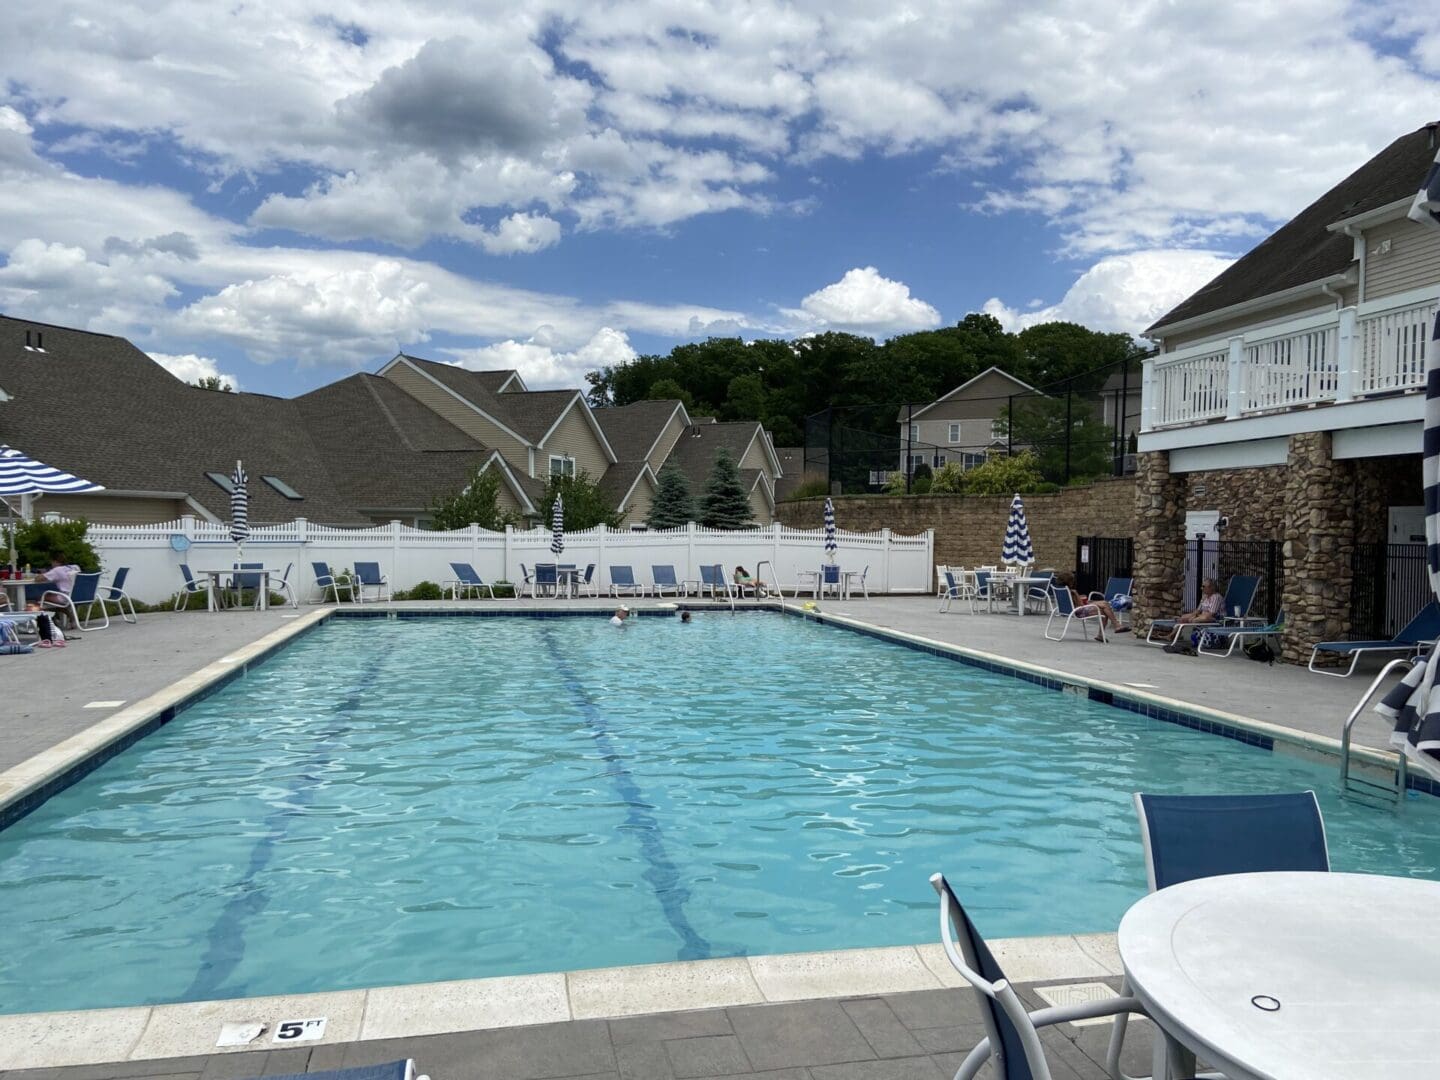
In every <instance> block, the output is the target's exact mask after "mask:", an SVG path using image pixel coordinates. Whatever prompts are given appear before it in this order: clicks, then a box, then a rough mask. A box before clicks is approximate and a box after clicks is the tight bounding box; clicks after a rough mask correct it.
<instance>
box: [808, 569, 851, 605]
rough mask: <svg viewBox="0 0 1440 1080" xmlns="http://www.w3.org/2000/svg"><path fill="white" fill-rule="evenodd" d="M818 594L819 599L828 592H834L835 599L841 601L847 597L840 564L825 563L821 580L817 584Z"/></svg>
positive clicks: (821, 572)
mask: <svg viewBox="0 0 1440 1080" xmlns="http://www.w3.org/2000/svg"><path fill="white" fill-rule="evenodd" d="M815 588H816V592H817V593H818V596H817V597H816V598H817V599H819V598H820V597H823V596H824V595H825V594H826V593H827V592H830V591H833V592H834V593H835V599H837V600H841V599H844V596H845V578H844V577H843V576H842V575H841V573H840V564H839V563H825V564H823V565H822V566H821V567H820V579H819V581H818V582H816V586H815Z"/></svg>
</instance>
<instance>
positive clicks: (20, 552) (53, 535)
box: [0, 520, 100, 574]
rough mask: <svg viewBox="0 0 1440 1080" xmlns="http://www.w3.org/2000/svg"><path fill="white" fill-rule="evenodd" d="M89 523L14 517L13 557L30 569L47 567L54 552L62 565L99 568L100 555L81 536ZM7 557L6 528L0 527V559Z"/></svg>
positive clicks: (92, 570) (89, 569)
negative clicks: (23, 519) (15, 520)
mask: <svg viewBox="0 0 1440 1080" xmlns="http://www.w3.org/2000/svg"><path fill="white" fill-rule="evenodd" d="M89 527H90V526H89V525H88V524H87V523H86V522H84V521H39V520H36V521H17V522H16V523H15V526H14V528H15V561H16V562H17V563H18V564H19V565H20V566H21V567H25V566H28V567H30V569H31V570H35V571H40V570H49V569H50V563H51V560H52V558H53V557H54V556H56V555H58V556H59V557H60V561H61V562H62V563H64V564H65V565H67V566H69V565H72V564H73V565H75V566H78V567H80V569H81V570H82V571H83V572H84V573H87V574H93V573H94V572H95V571H97V570H99V569H100V556H99V555H97V554H96V552H95V549H94V548H93V547H92V546H91V545H90V541H89V540H87V539H86V538H85V533H86V531H87V530H88V529H89ZM9 558H10V529H9V528H4V529H0V561H5V560H8V559H9Z"/></svg>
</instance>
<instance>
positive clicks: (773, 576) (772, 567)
mask: <svg viewBox="0 0 1440 1080" xmlns="http://www.w3.org/2000/svg"><path fill="white" fill-rule="evenodd" d="M762 566H768V567H770V580H771V583H772V584H773V585H774V586H775V595H776V596H777V597H779V598H780V606H781V607H784V606H785V594H784V593H783V592H781V591H780V578H779V576H778V575H777V574H776V573H775V564H774V563H773V562H771V561H770V560H769V559H761V560H760V561H759V562H757V563H756V564H755V580H756V581H764V580H765V575H764V574H762V573H760V568H761V567H762ZM765 599H767V600H768V599H769V597H768V596H766V597H765ZM760 600H761V596H760V590H759V589H756V590H755V602H756V603H757V604H758V603H759V602H760Z"/></svg>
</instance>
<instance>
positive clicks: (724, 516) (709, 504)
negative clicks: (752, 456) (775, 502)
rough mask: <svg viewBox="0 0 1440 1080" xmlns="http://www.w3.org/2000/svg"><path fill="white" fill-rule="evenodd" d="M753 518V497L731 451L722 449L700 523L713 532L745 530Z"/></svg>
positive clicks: (709, 485)
mask: <svg viewBox="0 0 1440 1080" xmlns="http://www.w3.org/2000/svg"><path fill="white" fill-rule="evenodd" d="M753 518H754V512H753V511H752V510H751V508H750V497H749V496H748V495H747V494H746V493H745V485H744V483H743V482H742V481H741V479H740V467H739V466H738V465H736V464H735V458H734V457H733V456H731V454H730V451H729V450H724V449H722V450H721V451H720V452H719V453H717V454H716V455H715V464H714V466H712V467H711V470H710V482H709V483H708V484H707V485H706V488H705V500H704V504H703V505H702V507H701V510H700V523H701V524H702V525H704V526H705V527H706V528H709V529H744V528H748V527H749V525H750V522H751V520H752V519H753Z"/></svg>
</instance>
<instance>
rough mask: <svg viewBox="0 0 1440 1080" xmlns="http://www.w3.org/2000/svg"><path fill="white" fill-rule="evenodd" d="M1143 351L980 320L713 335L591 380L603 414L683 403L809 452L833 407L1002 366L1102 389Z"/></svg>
mask: <svg viewBox="0 0 1440 1080" xmlns="http://www.w3.org/2000/svg"><path fill="white" fill-rule="evenodd" d="M1143 355H1145V350H1144V349H1143V348H1142V347H1141V346H1139V345H1137V344H1136V342H1135V340H1134V339H1133V338H1131V337H1130V335H1128V334H1106V333H1100V332H1098V331H1095V330H1090V329H1087V328H1086V327H1084V326H1080V325H1078V324H1076V323H1068V322H1052V323H1043V324H1041V325H1039V326H1032V327H1029V328H1027V329H1025V330H1021V331H1019V332H1018V333H1010V332H1008V331H1007V330H1005V328H1004V327H1002V326H1001V325H1000V322H999V320H998V319H996V318H995V317H994V316H991V315H981V314H971V315H967V316H965V318H964V319H962V320H961V321H960V322H959V323H958V324H957V325H955V326H948V327H945V328H943V329H940V330H925V331H921V332H919V333H914V334H901V335H900V336H898V337H893V338H891V339H889V340H888V341H885V342H880V343H877V342H876V341H875V340H874V339H873V338H868V337H859V336H857V335H854V334H843V333H837V332H831V333H825V334H816V335H814V336H813V337H802V338H796V339H795V340H793V341H784V340H760V341H752V342H746V341H744V340H742V339H740V338H710V339H709V340H707V341H702V342H695V343H691V344H685V345H677V346H675V348H673V349H671V350H670V352H669V353H668V354H666V355H664V356H659V355H648V356H640V357H637V358H636V359H634V360H632V361H630V362H629V363H626V364H620V365H614V366H610V367H606V368H603V369H601V370H599V371H592V372H590V373H589V374H588V375H586V381H587V382H588V383H589V384H590V391H589V400H590V404H591V405H592V406H601V405H629V404H632V403H633V402H636V401H645V400H654V399H667V398H676V399H679V400H680V401H683V402H684V403H685V407H686V409H687V410H688V411H689V412H690V413H691V414H692V415H705V416H715V417H716V418H717V419H720V420H759V421H760V422H761V423H763V424H764V425H765V426H766V427H767V428H768V429H769V430H770V431H771V432H772V433H773V434H774V436H775V443H776V445H778V446H799V445H802V444H803V443H804V424H805V417H806V416H809V415H811V414H812V413H817V412H820V411H821V410H823V409H827V408H831V407H843V406H878V405H882V404H884V405H888V404H898V403H901V402H929V401H933V400H934V399H935V398H937V397H939V396H941V395H942V394H945V393H948V392H949V391H951V390H953V389H955V387H957V386H959V385H961V384H962V383H964V382H967V381H968V380H970V379H973V378H974V377H975V376H976V375H979V374H980V373H981V372H983V371H985V370H986V369H987V368H990V367H998V368H1000V369H1001V370H1002V371H1005V372H1008V373H1009V374H1011V375H1014V376H1015V377H1016V378H1018V379H1021V380H1023V381H1025V382H1027V383H1029V384H1030V385H1031V386H1034V387H1037V388H1044V387H1047V386H1053V385H1054V384H1056V383H1059V382H1061V381H1062V380H1068V381H1069V383H1070V386H1071V387H1072V388H1073V389H1074V390H1075V391H1076V392H1077V393H1090V392H1093V391H1096V390H1099V388H1100V384H1101V383H1103V382H1104V380H1105V379H1106V378H1107V377H1108V375H1109V374H1110V372H1111V371H1112V370H1114V369H1115V366H1116V365H1118V364H1120V363H1122V362H1124V361H1134V360H1135V359H1136V358H1138V357H1140V356H1143ZM1092 382H1093V384H1094V385H1090V384H1091V383H1092Z"/></svg>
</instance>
